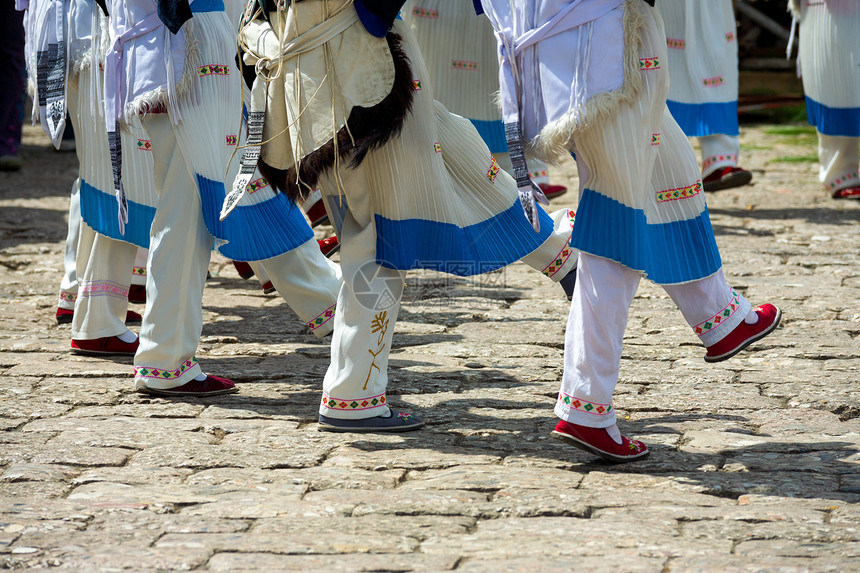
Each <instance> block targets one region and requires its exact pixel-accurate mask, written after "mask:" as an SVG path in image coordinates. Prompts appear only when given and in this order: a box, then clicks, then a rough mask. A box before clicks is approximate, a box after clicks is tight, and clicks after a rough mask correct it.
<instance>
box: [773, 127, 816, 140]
mask: <svg viewBox="0 0 860 573" xmlns="http://www.w3.org/2000/svg"><path fill="white" fill-rule="evenodd" d="M764 133H766V134H768V135H781V136H783V137H816V133H815V128H814V127H812V126H811V125H774V126H773V127H767V128H765V129H764Z"/></svg>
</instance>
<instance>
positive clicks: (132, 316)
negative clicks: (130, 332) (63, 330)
mask: <svg viewBox="0 0 860 573" xmlns="http://www.w3.org/2000/svg"><path fill="white" fill-rule="evenodd" d="M56 316H57V324H69V323H71V322H72V319H73V318H74V317H75V311H73V310H68V309H65V308H58V309H57V315H56ZM141 322H143V317H142V316H140V315H139V314H138V313H136V312H134V311H133V310H130V311H128V312H126V313H125V323H126V324H132V325H134V324H140V323H141Z"/></svg>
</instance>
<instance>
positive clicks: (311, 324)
mask: <svg viewBox="0 0 860 573" xmlns="http://www.w3.org/2000/svg"><path fill="white" fill-rule="evenodd" d="M336 306H337V304H333V305H331V306H330V307H328V308H327V309H325V310H324V311H322V312H321V313H320V315H319V316H318V317H316V318H315V319H313V320H310V321H308V328H310V329H311V332H313V331H314V330H316V329H317V328H319V327H321V326H322V325H324V324H325V323H327V322H328V321H330V320H331V319H332V318H334V309H335V307H336Z"/></svg>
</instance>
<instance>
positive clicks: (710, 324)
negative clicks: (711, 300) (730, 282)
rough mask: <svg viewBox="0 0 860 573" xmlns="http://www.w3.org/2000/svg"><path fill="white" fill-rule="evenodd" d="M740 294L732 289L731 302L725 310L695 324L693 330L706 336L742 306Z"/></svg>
mask: <svg viewBox="0 0 860 573" xmlns="http://www.w3.org/2000/svg"><path fill="white" fill-rule="evenodd" d="M738 296H739V295H738V293H736V292H735V291H732V299H731V300H730V301H729V304H727V305H726V307H725V308H724V309H723V310H721V311H720V312H718V313H717V314H715V315H714V316H712V317H711V318H709V319H708V320H705V321H703V322H700V323H699V324H697V325H696V326H694V327H693V332H695V333H696V334H697V335H699V336H704V335H705V334H707V333H708V332H710V331H712V330H713V329H715V328H716V327H718V326H719V325H721V324H722V323H723V322H724V321H725V320H726V319H727V318H729V317H730V316H732V315H733V314H734V313H735V312H736V311H737V310H738V309H739V308H740V307H741V302H740V298H738Z"/></svg>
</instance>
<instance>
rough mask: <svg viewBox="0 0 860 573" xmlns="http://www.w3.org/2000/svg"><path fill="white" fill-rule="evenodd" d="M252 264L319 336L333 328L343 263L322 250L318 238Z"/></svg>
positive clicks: (256, 272) (262, 277) (262, 279)
mask: <svg viewBox="0 0 860 573" xmlns="http://www.w3.org/2000/svg"><path fill="white" fill-rule="evenodd" d="M249 264H250V265H251V268H253V269H254V274H256V275H257V276H258V277H259V279H260V282H261V283H263V284H265V283H266V282H267V281H269V280H271V281H272V285H273V286H274V287H275V288H276V289H277V290H278V294H280V295H281V297H283V299H284V300H285V301H286V303H287V304H288V305H289V306H290V308H291V309H293V312H295V313H296V314H297V315H298V316H299V318H301V319H302V320H303V321H304V322H305V323H306V324H307V325H308V328H309V329H310V330H311V332H313V333H314V335H315V336H316V337H317V338H322V337H323V336H325V335H327V334H328V333H330V332H331V331H332V329H333V328H334V320H333V319H334V310H335V306H336V304H335V303H336V301H337V295H338V291H339V290H340V285H341V281H342V278H341V272H340V266H339V265H337V264H335V263H333V262H331V261H330V260H328V259H327V258H326V257H325V256H324V255H323V254H322V253H321V252H320V247H319V244H318V243H317V240H316V239H310V240H309V241H307V242H306V243H304V244H302V245H300V246H298V247H297V248H295V249H293V250H292V251H289V252H287V253H284V254H283V255H279V256H277V257H274V258H271V259H266V260H264V261H257V262H252V263H249ZM264 277H265V279H264Z"/></svg>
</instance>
